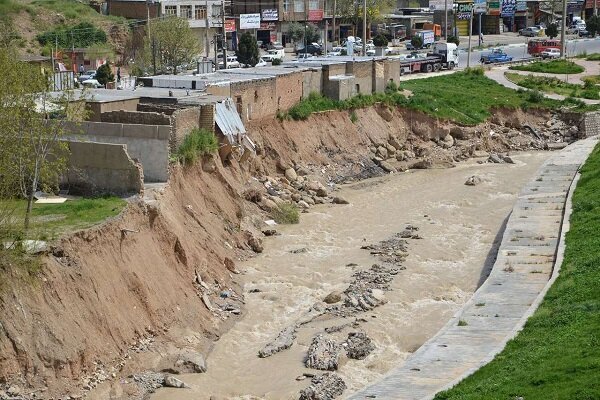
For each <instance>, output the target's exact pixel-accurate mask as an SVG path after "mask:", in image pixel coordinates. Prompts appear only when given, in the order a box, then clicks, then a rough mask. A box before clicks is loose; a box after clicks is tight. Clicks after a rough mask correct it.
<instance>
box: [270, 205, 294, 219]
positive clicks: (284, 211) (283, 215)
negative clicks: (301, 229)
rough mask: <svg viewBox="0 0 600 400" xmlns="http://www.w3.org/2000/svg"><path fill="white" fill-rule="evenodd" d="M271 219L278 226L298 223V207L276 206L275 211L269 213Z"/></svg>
mask: <svg viewBox="0 0 600 400" xmlns="http://www.w3.org/2000/svg"><path fill="white" fill-rule="evenodd" d="M271 217H273V219H274V220H275V222H277V223H278V224H297V223H298V222H300V213H299V212H298V207H296V205H294V204H290V203H285V204H280V205H279V206H277V208H276V209H274V210H273V211H271Z"/></svg>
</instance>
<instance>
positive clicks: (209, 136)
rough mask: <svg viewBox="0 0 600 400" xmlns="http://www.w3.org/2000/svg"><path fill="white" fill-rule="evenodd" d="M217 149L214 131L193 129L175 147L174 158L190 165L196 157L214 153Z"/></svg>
mask: <svg viewBox="0 0 600 400" xmlns="http://www.w3.org/2000/svg"><path fill="white" fill-rule="evenodd" d="M218 149H219V142H218V140H217V138H216V137H215V134H214V133H212V132H210V131H208V130H206V129H194V130H192V131H191V132H190V133H188V134H187V135H186V137H185V138H184V139H183V142H182V143H181V144H180V145H179V147H178V148H177V152H176V154H175V158H176V159H177V160H178V161H179V162H181V163H183V164H186V165H191V164H193V163H194V162H195V161H196V160H197V159H198V157H200V156H203V155H206V154H210V153H214V152H215V151H217V150H218Z"/></svg>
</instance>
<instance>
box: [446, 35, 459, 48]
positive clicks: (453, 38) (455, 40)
mask: <svg viewBox="0 0 600 400" xmlns="http://www.w3.org/2000/svg"><path fill="white" fill-rule="evenodd" d="M446 42H448V43H454V44H455V45H457V46H458V45H459V44H460V39H459V37H458V36H448V39H446Z"/></svg>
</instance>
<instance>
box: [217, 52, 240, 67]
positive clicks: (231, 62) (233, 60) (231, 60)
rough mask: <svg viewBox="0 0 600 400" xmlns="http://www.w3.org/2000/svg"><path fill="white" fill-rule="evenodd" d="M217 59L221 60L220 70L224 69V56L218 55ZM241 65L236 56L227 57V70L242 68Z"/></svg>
mask: <svg viewBox="0 0 600 400" xmlns="http://www.w3.org/2000/svg"><path fill="white" fill-rule="evenodd" d="M217 58H218V59H219V69H223V56H221V57H219V56H218V55H217ZM240 67H241V64H240V62H239V61H238V59H237V57H236V56H227V69H229V68H240Z"/></svg>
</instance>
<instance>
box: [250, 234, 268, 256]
mask: <svg viewBox="0 0 600 400" xmlns="http://www.w3.org/2000/svg"><path fill="white" fill-rule="evenodd" d="M248 246H250V248H251V249H252V251H254V252H255V253H262V252H263V250H264V248H263V244H262V240H260V239H259V238H257V237H256V236H254V235H251V236H250V238H249V239H248Z"/></svg>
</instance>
